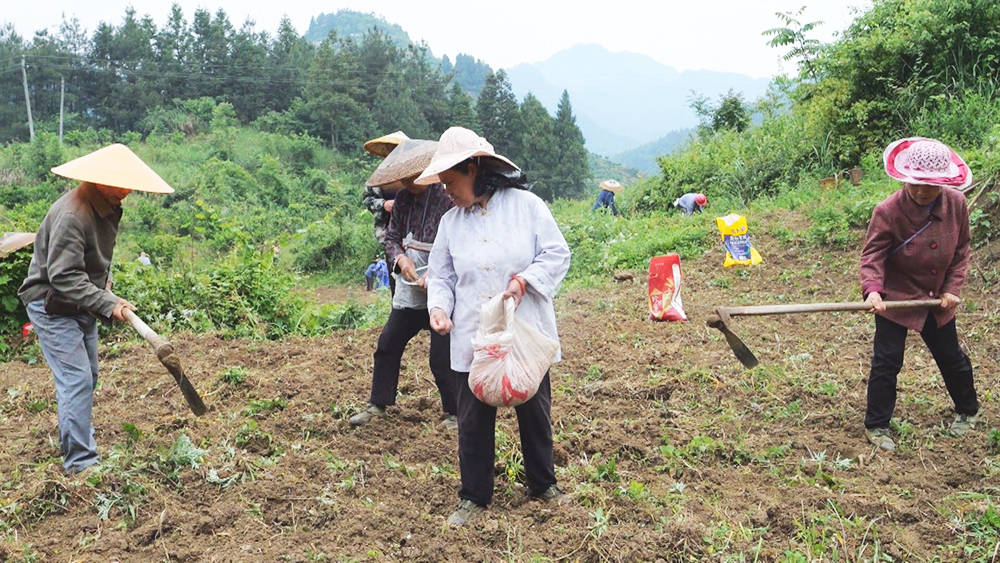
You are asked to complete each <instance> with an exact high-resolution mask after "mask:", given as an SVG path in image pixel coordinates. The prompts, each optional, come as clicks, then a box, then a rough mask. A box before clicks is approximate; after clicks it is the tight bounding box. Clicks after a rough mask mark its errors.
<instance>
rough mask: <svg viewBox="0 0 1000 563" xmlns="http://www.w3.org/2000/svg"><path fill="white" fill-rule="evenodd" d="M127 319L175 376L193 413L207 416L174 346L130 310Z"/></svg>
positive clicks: (126, 311)
mask: <svg viewBox="0 0 1000 563" xmlns="http://www.w3.org/2000/svg"><path fill="white" fill-rule="evenodd" d="M125 318H126V319H127V320H128V322H129V324H131V325H132V328H134V329H135V330H136V332H138V333H139V336H142V337H143V338H144V339H146V342H149V345H150V346H152V348H153V349H154V350H156V357H157V358H158V359H159V360H160V363H161V364H163V366H164V367H166V368H167V371H169V372H170V375H172V376H174V380H175V381H176V382H177V385H178V387H180V388H181V393H182V394H183V395H184V400H185V401H187V404H188V406H189V407H191V412H193V413H194V414H196V415H198V416H201V415H203V414H205V411H206V410H208V409H206V408H205V403H203V402H202V400H201V396H200V395H198V391H197V390H196V389H195V388H194V385H191V382H190V381H188V378H187V376H185V375H184V369H183V368H181V361H180V360H179V359H177V356H175V355H174V346H173V344H171V343H169V342H167V340H166V339H164V338H163V337H162V336H160V335H159V334H156V332H155V331H154V330H153V329H151V328H149V325H147V324H146V323H145V322H143V320H142V319H140V318H139V317H138V316H137V315H136V314H135V313H133V312H132V311H129V310H127V309H126V310H125Z"/></svg>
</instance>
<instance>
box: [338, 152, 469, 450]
mask: <svg viewBox="0 0 1000 563" xmlns="http://www.w3.org/2000/svg"><path fill="white" fill-rule="evenodd" d="M436 147H437V143H436V142H434V141H422V140H415V139H406V140H404V141H402V142H401V143H400V144H399V146H398V147H396V148H395V149H394V150H393V151H392V152H391V153H390V154H389V156H387V157H386V159H385V160H384V161H382V164H380V165H379V167H378V168H376V169H375V172H374V173H372V175H371V178H369V179H368V182H367V183H368V185H370V186H378V187H381V188H382V189H399V188H403V189H401V190H400V191H399V193H398V194H397V195H396V199H395V201H396V203H395V206H394V207H393V213H392V218H391V219H390V220H389V228H388V229H386V233H385V252H386V255H387V257H388V261H387V262H388V264H389V265H390V269H391V270H392V271H393V272H395V273H396V274H398V275H401V276H402V279H401V280H399V283H398V285H397V286H396V292H395V294H394V295H393V297H392V312H391V313H389V320H388V321H386V323H385V326H384V327H383V328H382V334H381V335H380V336H379V339H378V347H377V348H376V349H375V367H374V369H373V370H372V392H371V398H370V399H369V404H368V407H367V408H365V410H363V411H361V412H360V413H358V414H356V415H354V416H352V417H351V418H350V420H349V422H350V423H351V424H353V425H355V426H360V425H363V424H368V423H369V422H371V421H372V420H374V419H376V418H379V417H381V416H383V415H384V414H385V409H386V407H388V406H390V405H394V404H396V391H397V388H398V386H399V366H400V361H401V359H402V357H403V351H404V350H406V345H407V344H408V343H409V342H410V340H411V339H412V338H413V337H414V336H416V335H417V333H418V332H420V331H421V330H430V321H429V318H428V316H427V285H426V282H425V279H426V276H427V274H426V269H427V268H426V265H427V258H428V254H429V253H430V250H431V245H432V244H433V243H434V239H435V237H436V236H437V230H438V223H439V222H440V221H441V216H442V215H444V214H445V212H446V211H448V210H449V209H451V207H452V203H451V200H450V199H448V196H447V194H445V192H444V186H442V185H441V184H433V185H429V186H424V185H417V184H414V183H413V180H414V178H416V177H417V176H418V175H419V174H420V173H421V172H422V171H423V170H424V168H426V167H427V164H428V163H429V162H430V160H431V157H432V156H433V155H434V149H435V148H436ZM430 367H431V373H433V374H434V383H435V384H437V388H438V391H439V392H440V393H441V408H442V410H443V411H444V414H445V419H444V424H445V426H446V427H447V428H449V429H450V430H455V429H456V428H457V422H456V416H455V415H456V406H455V401H456V399H455V381H454V379H455V378H454V376H453V375H452V373H451V369H450V368H451V364H450V360H449V343H448V336H447V335H441V334H437V333H435V332H431V346H430Z"/></svg>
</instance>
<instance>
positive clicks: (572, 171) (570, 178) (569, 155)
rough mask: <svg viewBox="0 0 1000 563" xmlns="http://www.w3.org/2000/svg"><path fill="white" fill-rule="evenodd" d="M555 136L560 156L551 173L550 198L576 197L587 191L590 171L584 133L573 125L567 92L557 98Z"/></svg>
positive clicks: (574, 118) (574, 122) (574, 121)
mask: <svg viewBox="0 0 1000 563" xmlns="http://www.w3.org/2000/svg"><path fill="white" fill-rule="evenodd" d="M554 132H555V137H556V139H557V140H558V143H559V150H560V154H559V158H558V160H557V161H556V165H555V167H554V169H553V172H552V194H553V196H554V197H566V198H574V197H579V196H581V195H583V194H584V193H585V192H586V190H587V184H588V183H589V181H590V168H589V166H588V163H587V149H586V147H585V146H584V138H583V133H582V132H581V131H580V128H579V127H577V125H576V117H574V116H573V106H572V105H571V104H570V101H569V92H567V91H566V90H563V93H562V97H561V98H559V107H558V108H557V109H556V120H555V128H554Z"/></svg>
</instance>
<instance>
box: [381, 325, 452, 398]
mask: <svg viewBox="0 0 1000 563" xmlns="http://www.w3.org/2000/svg"><path fill="white" fill-rule="evenodd" d="M430 328H431V324H430V316H429V315H428V313H427V309H393V310H392V312H391V313H389V320H388V321H386V323H385V326H384V327H382V334H381V335H380V336H379V337H378V346H377V347H376V348H375V369H373V370H372V396H371V403H372V404H373V405H378V406H380V407H385V406H388V405H395V404H396V390H397V389H398V387H399V363H400V361H401V360H402V358H403V351H404V350H406V345H407V344H408V343H409V342H410V340H412V339H413V337H414V336H416V335H417V333H418V332H420V331H421V330H430ZM430 333H431V350H430V366H431V373H433V374H434V383H435V384H437V388H438V392H440V393H441V408H442V409H443V410H444V412H446V413H448V414H455V413H456V406H455V403H456V398H455V385H456V383H455V375H454V372H452V371H451V350H450V346H451V344H450V340H449V338H448V335H444V336H442V335H440V334H438V333H436V332H434V331H433V330H430Z"/></svg>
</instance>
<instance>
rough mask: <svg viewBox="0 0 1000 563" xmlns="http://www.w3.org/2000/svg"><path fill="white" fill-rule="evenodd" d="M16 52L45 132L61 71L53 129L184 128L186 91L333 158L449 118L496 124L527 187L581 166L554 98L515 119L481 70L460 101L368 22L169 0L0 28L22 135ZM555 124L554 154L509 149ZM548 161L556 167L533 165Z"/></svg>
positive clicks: (559, 188) (513, 105)
mask: <svg viewBox="0 0 1000 563" xmlns="http://www.w3.org/2000/svg"><path fill="white" fill-rule="evenodd" d="M22 56H23V57H24V60H25V63H26V65H25V66H26V72H25V74H26V76H27V82H28V90H29V94H30V95H29V98H30V103H31V108H32V117H33V118H34V121H35V125H36V129H37V130H38V131H49V132H53V133H54V132H56V131H57V130H58V123H59V116H60V100H61V99H63V96H62V87H61V84H62V83H63V82H62V81H65V103H64V108H65V119H64V125H63V128H64V130H65V131H67V135H80V134H85V132H86V131H94V134H95V135H97V136H99V137H102V138H114V139H123V138H125V136H126V135H128V134H130V133H135V134H138V135H139V137H138V138H139V139H142V138H145V137H146V136H147V135H149V134H151V133H164V134H165V133H171V132H180V133H183V134H184V135H192V134H196V133H198V132H199V127H204V126H205V119H204V117H205V116H204V115H198V114H197V113H196V112H192V111H191V107H192V106H191V104H192V103H193V102H192V100H197V99H201V98H210V99H211V100H212V101H213V102H215V103H228V104H229V105H230V106H231V108H232V110H233V112H232V113H233V115H232V116H231V117H232V118H234V119H235V123H239V124H244V125H250V126H252V127H254V128H255V129H258V130H261V131H267V132H272V133H278V134H284V135H297V134H307V135H309V136H312V137H315V138H317V139H320V140H321V141H322V142H323V143H324V144H325V145H326V146H328V147H329V148H330V149H332V150H334V151H337V152H340V153H343V154H346V155H357V154H360V145H361V143H362V142H363V141H364V140H366V139H369V138H372V137H375V136H377V135H380V134H383V133H385V132H388V131H395V130H399V129H402V130H403V131H405V132H406V133H407V134H408V135H410V136H411V137H415V138H437V136H438V135H440V134H441V132H442V131H444V130H445V129H446V128H447V127H449V126H450V125H464V126H467V127H472V128H474V129H482V130H483V132H485V133H486V136H487V138H489V139H491V140H493V139H494V138H496V137H497V136H498V135H500V133H498V131H501V130H502V131H503V135H504V136H505V137H511V138H510V139H502V140H500V141H499V143H498V146H501V147H502V150H504V151H505V154H506V155H507V156H509V157H511V158H512V159H513V160H514V161H515V162H519V163H522V162H523V163H525V167H526V169H527V170H528V171H529V172H535V175H536V176H539V177H540V178H539V181H538V182H536V183H537V185H538V188H539V193H543V194H545V197H547V198H552V197H556V196H562V197H571V196H574V195H577V194H578V189H577V187H576V186H577V185H578V184H577V180H579V179H581V178H586V177H587V176H588V175H589V171H588V169H587V162H586V157H585V153H583V154H584V156H582V157H581V156H579V155H580V154H581V152H582V151H583V149H582V146H583V137H582V135H580V133H579V128H578V127H577V126H576V124H575V121H574V119H573V115H572V107H571V105H570V102H569V99H568V98H567V99H566V100H565V103H563V104H562V105H561V106H560V110H559V111H560V113H559V115H561V117H559V116H556V117H555V118H553V117H552V116H551V115H550V114H549V113H548V112H545V111H542V112H539V111H537V110H538V108H537V107H530V108H529V109H528V110H526V112H525V113H524V116H522V114H521V111H520V109H521V108H520V105H521V104H520V103H519V102H518V100H516V99H515V98H514V96H513V94H512V93H511V92H510V84H509V82H508V81H506V79H505V78H504V77H503V76H502V75H496V76H495V75H492V74H490V75H488V76H487V77H486V78H487V80H486V87H484V88H483V91H482V92H480V93H479V95H478V97H477V98H476V99H473V98H472V97H471V96H470V95H469V94H467V93H466V90H467V89H468V88H469V84H467V83H463V82H462V81H461V80H459V79H457V77H456V73H455V72H447V73H446V72H443V71H442V68H441V66H440V65H439V64H438V63H437V62H436V60H434V59H433V58H432V57H431V56H430V54H429V52H428V50H427V48H426V46H423V45H413V44H409V43H408V44H406V45H404V46H400V45H399V42H398V41H397V39H396V38H394V37H392V36H389V35H387V34H386V33H385V32H384V31H382V30H381V29H379V28H373V29H368V30H366V31H365V32H364V33H363V34H361V35H360V36H359V35H358V34H357V33H356V32H354V31H352V32H351V33H350V34H347V35H345V36H344V37H339V36H337V35H336V33H335V32H333V33H330V34H329V35H327V36H326V37H325V38H324V39H323V40H322V41H320V42H319V43H313V42H310V41H309V40H307V39H305V38H304V37H301V36H299V35H298V33H297V32H296V31H295V29H294V28H293V27H292V25H291V22H290V21H289V20H287V19H284V20H282V21H281V22H280V24H279V26H278V31H277V33H276V34H275V35H274V36H271V35H269V34H268V33H266V32H260V31H257V30H255V29H254V28H253V27H251V26H249V25H244V26H243V27H240V28H235V27H234V26H233V24H232V23H231V22H230V21H229V19H228V16H227V15H226V13H225V12H224V11H222V10H219V11H217V12H216V13H215V14H211V13H209V12H208V11H206V10H203V9H199V10H196V11H195V12H194V14H193V16H192V18H191V20H190V21H188V20H187V18H186V16H185V14H184V13H183V11H182V10H181V8H180V7H179V6H178V5H174V6H173V8H172V9H171V11H170V16H169V18H168V20H167V23H166V24H165V25H163V26H162V27H160V28H157V26H156V25H155V23H154V22H153V20H152V18H151V17H149V16H140V15H139V14H137V13H136V12H135V11H134V10H132V9H129V10H128V11H126V13H125V14H124V16H123V18H122V20H121V22H120V23H107V22H105V23H101V24H100V25H99V26H98V27H97V29H95V30H93V32H92V33H86V32H85V30H83V29H82V28H81V27H80V25H79V24H78V23H77V22H76V21H75V20H71V21H64V22H63V23H62V25H61V26H60V28H59V31H58V32H57V33H56V34H54V35H50V34H49V33H47V32H39V33H38V34H36V35H35V36H34V37H33V38H31V39H30V40H26V39H24V38H22V37H20V36H19V35H17V34H16V33H15V32H14V30H13V27H12V26H9V25H8V26H6V27H4V28H0V72H2V73H3V74H2V76H3V78H4V79H3V80H2V81H0V138H3V139H9V140H18V141H25V140H28V139H29V136H30V131H29V123H28V120H27V115H26V111H25V100H24V92H23V88H22V85H21V84H20V81H19V80H18V79H17V77H18V75H19V74H20V73H21V68H20V62H21V58H22ZM448 64H449V65H450V62H449V63H448ZM455 64H456V67H455V68H457V66H459V65H461V66H462V67H463V68H465V67H468V68H469V70H470V71H471V70H474V69H477V68H479V69H481V68H482V67H481V66H480V65H479V63H478V62H476V61H475V60H474V59H471V58H469V59H467V58H465V57H459V59H458V60H457V61H456V63H455ZM452 70H454V69H452ZM557 127H558V131H557ZM105 130H106V132H103V131H105ZM491 133H495V134H494V135H491ZM557 133H558V134H560V135H562V136H561V137H559V139H560V140H559V144H560V146H561V147H562V148H564V149H567V150H568V151H569V152H570V153H572V154H573V155H574V156H572V157H570V158H569V159H568V160H567V159H555V157H554V156H553V155H551V154H548V155H545V156H539V155H537V154H534V153H531V154H529V153H526V152H521V151H522V147H531V146H534V145H539V146H554V145H555V144H556V137H555V135H556V134H557ZM513 137H517V139H513ZM128 138H129V139H133V138H135V137H134V136H129V137H128ZM494 142H496V141H494ZM549 169H555V170H558V172H556V173H548V172H544V170H549ZM546 174H547V177H546V178H544V179H543V178H541V176H542V175H546Z"/></svg>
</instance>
